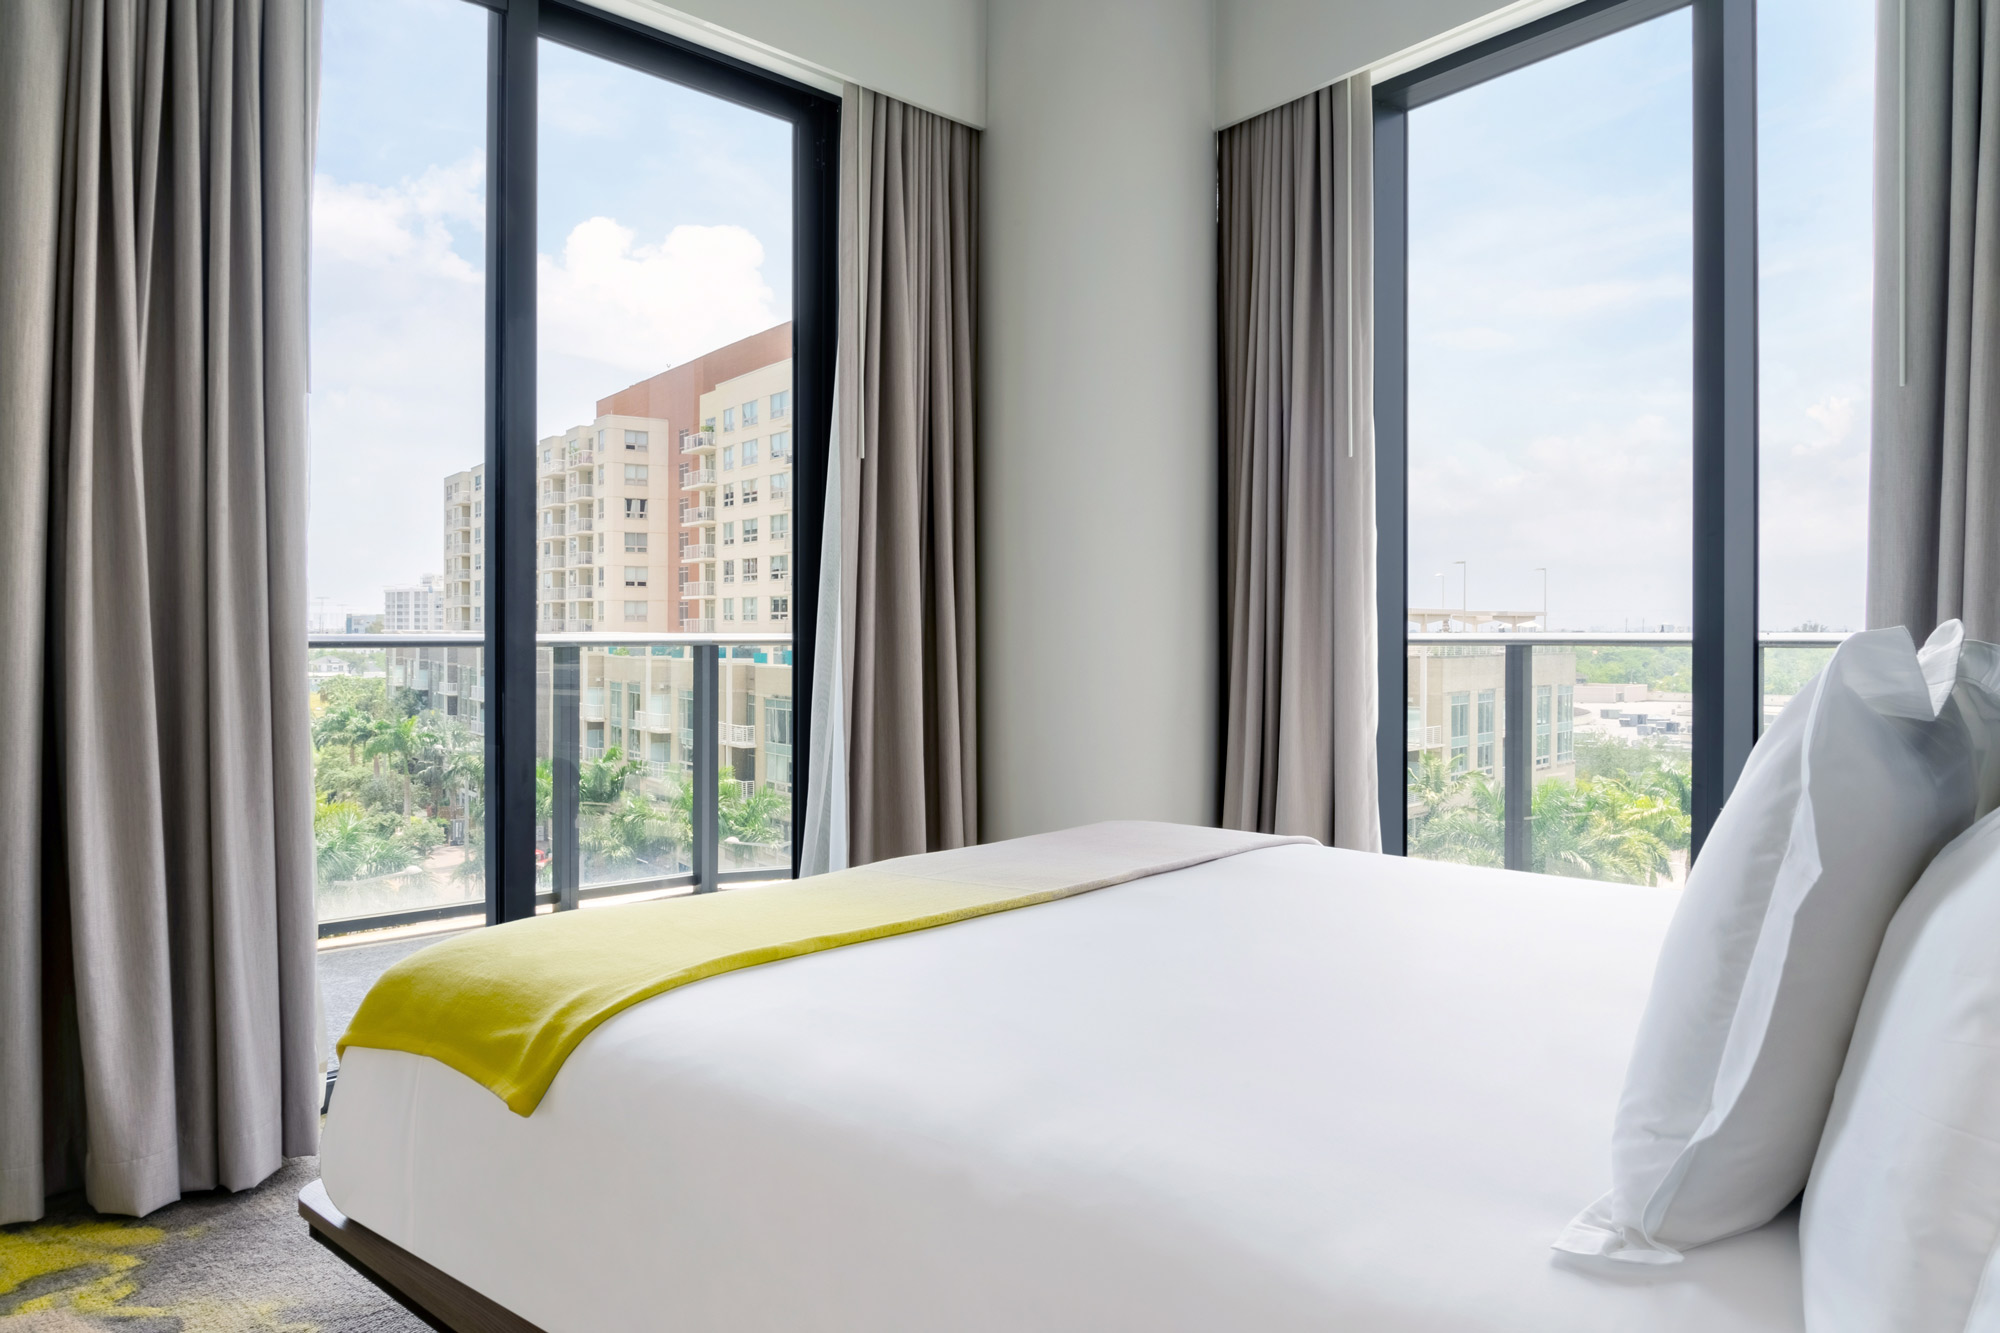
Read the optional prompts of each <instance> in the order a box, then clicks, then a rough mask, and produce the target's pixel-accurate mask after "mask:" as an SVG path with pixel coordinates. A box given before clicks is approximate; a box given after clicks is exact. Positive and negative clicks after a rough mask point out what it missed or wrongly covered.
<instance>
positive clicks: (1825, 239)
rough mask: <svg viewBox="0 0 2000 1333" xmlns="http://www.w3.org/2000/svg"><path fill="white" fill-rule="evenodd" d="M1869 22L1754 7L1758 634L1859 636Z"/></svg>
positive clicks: (1852, 6)
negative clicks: (1809, 632) (1790, 632)
mask: <svg viewBox="0 0 2000 1333" xmlns="http://www.w3.org/2000/svg"><path fill="white" fill-rule="evenodd" d="M1875 11H1876V6H1875V4H1874V3H1873V2H1872V0H1759V2H1758V5H1757V118H1758V131H1757V132H1758V150H1757V172H1758V178H1757V193H1758V197H1757V218H1758V261H1759V288H1758V333H1759V354H1760V355H1759V368H1758V393H1759V396H1760V425H1761V430H1762V439H1761V447H1760V459H1759V466H1760V470H1761V473H1762V475H1761V477H1760V478H1759V483H1758V492H1759V504H1760V510H1761V513H1760V516H1759V522H1760V530H1759V539H1760V547H1761V550H1760V561H1759V563H1760V565H1761V571H1760V580H1761V581H1760V584H1759V588H1758V604H1759V614H1760V615H1761V617H1762V620H1763V625H1762V628H1763V629H1765V630H1767V631H1784V630H1853V629H1860V628H1861V626H1862V619H1863V610H1862V603H1863V596H1864V591H1865V583H1866V560H1867V539H1868V447H1869V446H1868V439H1869V429H1868V424H1869V413H1870V393H1869V378H1870V356H1871V351H1870V348H1871V337H1872V313H1871V306H1872V303H1873V294H1874V282H1873V248H1874V217H1873V185H1874V183H1873V178H1872V170H1873V163H1874V115H1875ZM1766 664H1767V666H1769V665H1770V659H1768V658H1767V661H1766Z"/></svg>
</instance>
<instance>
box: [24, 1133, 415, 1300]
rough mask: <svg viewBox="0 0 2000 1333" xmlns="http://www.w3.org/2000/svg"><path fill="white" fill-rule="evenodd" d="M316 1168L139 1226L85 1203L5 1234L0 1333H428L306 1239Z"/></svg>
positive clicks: (62, 1200) (63, 1200)
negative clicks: (112, 1332)
mask: <svg viewBox="0 0 2000 1333" xmlns="http://www.w3.org/2000/svg"><path fill="white" fill-rule="evenodd" d="M318 1174H319V1162H318V1160H317V1159H315V1158H311V1157H301V1158H298V1159H296V1160H295V1161H292V1162H288V1163H286V1165H285V1167H284V1169H283V1170H281V1171H279V1172H278V1173H277V1174H276V1175H275V1176H273V1177H272V1178H271V1179H270V1180H267V1181H265V1182H264V1184H263V1185H261V1186H259V1187H258V1188H256V1189H254V1190H246V1191H244V1192H243V1193H241V1194H225V1193H214V1194H198V1195H190V1196H189V1197H187V1198H185V1199H183V1200H181V1202H179V1203H176V1204H172V1205H170V1206H168V1207H166V1208H162V1209H161V1210H160V1211H158V1212H156V1213H154V1214H153V1215H152V1216H150V1217H147V1218H143V1219H134V1218H129V1217H100V1216H98V1215H97V1214H95V1213H92V1212H91V1211H90V1210H89V1209H88V1208H87V1207H85V1205H84V1203H83V1199H82V1196H81V1195H66V1196H62V1197H59V1198H57V1199H54V1200H51V1201H50V1209H49V1215H48V1216H47V1217H46V1218H44V1219H43V1220H42V1221H40V1222H33V1223H27V1224H24V1225H21V1226H11V1227H0V1330H4V1333H83V1330H92V1333H95V1331H96V1330H104V1329H118V1330H121V1331H122V1333H257V1331H260V1330H269V1331H273V1333H425V1325H424V1324H423V1323H422V1322H420V1321H419V1320H418V1319H417V1318H416V1316H414V1315H412V1314H410V1313H409V1312H408V1311H406V1310H404V1309H403V1308H402V1307H401V1306H399V1305H397V1304H396V1303H395V1302H394V1301H392V1300H391V1299H390V1298H389V1297H387V1296H385V1295H383V1294H382V1292H381V1291H380V1290H379V1289H378V1288H376V1287H375V1285H374V1284H373V1283H371V1282H369V1281H368V1280H367V1279H366V1278H363V1277H362V1276H361V1275H360V1274H358V1273H356V1272H355V1271H354V1270H353V1269H351V1268H349V1267H348V1266H347V1265H346V1264H344V1263H342V1262H341V1261H340V1260H339V1259H336V1258H335V1257H334V1256H333V1254H332V1253H331V1252H329V1251H328V1250H326V1249H324V1248H322V1247H321V1246H320V1245H318V1244H317V1243H315V1242H314V1241H312V1240H310V1239H309V1238H308V1237H307V1235H306V1224H305V1220H304V1219H303V1218H301V1217H300V1216H299V1214H298V1196H299V1190H300V1189H302V1188H303V1187H304V1186H305V1185H306V1183H307V1182H308V1181H310V1180H312V1179H313V1178H314V1177H315V1176H317V1175H318Z"/></svg>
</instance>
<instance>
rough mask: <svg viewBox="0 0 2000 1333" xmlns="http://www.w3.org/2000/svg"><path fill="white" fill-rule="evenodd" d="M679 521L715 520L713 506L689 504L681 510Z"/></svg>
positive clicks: (703, 521)
mask: <svg viewBox="0 0 2000 1333" xmlns="http://www.w3.org/2000/svg"><path fill="white" fill-rule="evenodd" d="M681 522H682V523H713V522H715V506H713V505H689V506H688V507H687V508H686V509H683V510H681Z"/></svg>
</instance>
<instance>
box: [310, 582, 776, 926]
mask: <svg viewBox="0 0 2000 1333" xmlns="http://www.w3.org/2000/svg"><path fill="white" fill-rule="evenodd" d="M569 623H570V624H576V623H578V622H569ZM583 623H584V624H586V625H587V624H588V622H583ZM552 630H553V631H555V632H551V631H552ZM306 642H307V646H308V648H310V649H312V650H315V651H323V650H347V651H354V650H367V651H381V652H388V651H398V650H402V651H407V650H421V649H440V648H445V649H482V648H484V647H485V646H486V636H485V635H484V634H482V633H479V632H471V633H464V632H459V633H453V632H442V633H430V634H317V633H316V634H311V635H309V636H308V637H307V640H306ZM791 642H792V636H791V635H790V634H788V633H786V632H784V631H782V630H778V631H768V632H762V633H759V632H756V631H755V630H751V631H749V632H745V633H735V634H727V635H722V636H718V635H715V634H713V633H709V632H698V633H687V632H683V633H669V634H660V633H654V634H647V633H635V632H620V631H598V632H589V631H585V632H577V631H574V630H569V631H567V632H565V631H563V630H562V629H560V628H558V627H557V626H555V625H552V624H551V623H550V622H548V621H544V622H542V632H541V633H539V634H538V635H537V636H536V644H537V646H538V647H540V648H543V649H546V650H547V651H548V654H549V658H548V661H549V666H550V677H549V688H550V698H549V705H550V713H549V722H550V740H551V750H552V753H551V755H550V757H549V759H550V776H551V779H552V781H551V807H552V811H551V819H550V824H549V846H548V851H549V862H548V864H549V869H550V877H549V878H550V887H549V888H547V889H545V890H543V891H541V892H540V893H538V894H537V897H536V901H537V902H538V903H539V904H541V905H543V906H547V907H552V908H553V909H555V910H557V911H562V910H567V909H570V908H574V907H576V906H577V905H578V904H579V903H580V902H585V901H589V900H591V899H595V898H603V897H612V896H618V895H625V894H632V893H643V892H650V891H654V890H662V889H664V890H673V889H681V890H686V891H690V892H694V893H708V892H713V891H714V890H715V889H716V888H718V887H719V886H721V885H723V884H728V883H731V882H735V881H746V880H756V879H770V878H774V877H785V876H788V875H789V874H790V867H789V864H788V865H787V866H785V867H784V868H782V869H780V868H770V869H754V868H753V869H744V870H724V869H722V867H721V863H720V857H721V850H722V839H721V803H720V801H719V799H718V787H719V785H720V779H721V759H722V753H723V751H724V750H725V749H727V748H731V747H737V746H743V745H753V744H755V741H756V732H757V729H756V728H755V727H751V726H745V725H743V724H741V723H730V722H724V721H723V720H722V718H721V690H720V681H721V667H722V663H723V662H724V660H725V658H724V653H725V652H730V653H739V654H740V653H742V652H745V651H750V652H768V651H786V650H789V648H790V646H791ZM592 648H598V649H614V648H615V649H625V650H631V649H639V648H646V649H678V650H680V653H681V654H683V655H684V660H685V659H691V662H692V671H691V673H690V674H691V676H692V682H691V683H692V685H693V691H692V693H693V700H692V703H693V710H694V720H695V723H696V725H695V726H694V727H693V728H692V729H686V728H681V727H679V726H678V725H677V723H678V719H676V718H675V717H674V715H673V712H672V710H671V709H669V710H660V709H651V708H649V709H644V710H640V711H638V712H636V713H634V714H633V715H632V719H631V720H632V722H633V723H634V724H635V725H636V726H637V727H639V728H640V729H643V730H646V731H650V732H657V733H666V732H672V733H674V734H676V736H677V738H678V739H679V740H680V741H681V748H682V749H683V751H685V752H687V753H689V754H691V756H692V778H693V789H692V794H691V801H692V807H693V809H692V815H693V818H692V821H691V823H692V834H693V846H692V848H691V852H692V855H691V857H690V858H689V860H690V861H691V862H692V868H691V869H689V870H687V871H684V872H679V873H674V874H666V875H654V876H648V877H645V878H640V879H621V880H616V881H613V882H606V883H595V884H589V885H585V884H583V883H582V842H581V837H580V828H579V819H580V816H581V813H582V812H581V810H580V808H579V805H580V802H579V799H578V798H579V785H578V783H579V778H580V773H581V765H582V761H583V759H584V754H583V748H584V747H583V743H582V742H583V739H584V738H583V726H582V724H583V722H584V721H585V720H590V721H597V720H599V719H601V718H603V717H604V716H605V712H606V709H605V704H604V702H603V701H602V700H601V699H599V700H590V699H586V698H585V697H584V695H583V691H582V689H581V685H582V670H581V668H582V664H583V654H584V651H585V650H587V649H592ZM726 660H728V661H731V662H735V661H737V660H739V659H738V658H736V657H730V658H728V659H726ZM752 660H756V661H761V660H763V659H761V658H757V659H752ZM450 674H451V673H450V672H449V670H446V671H438V672H432V673H424V674H421V675H418V674H415V673H413V678H415V679H417V680H419V682H420V684H419V686H418V688H425V689H436V690H437V691H438V692H439V693H440V694H443V693H453V692H454V691H453V689H452V688H451V687H450V686H448V685H447V684H446V682H447V681H448V680H449V678H450ZM455 692H456V693H457V694H458V695H459V696H461V697H472V698H483V697H484V696H485V693H486V691H485V688H484V677H483V674H482V675H481V676H480V678H479V683H478V684H474V683H472V681H471V680H470V679H469V678H461V680H460V681H459V682H458V688H457V689H456V691H455ZM635 757H636V756H635ZM644 763H645V772H646V776H648V777H649V778H657V779H669V778H673V777H676V776H679V775H680V774H682V773H684V772H686V771H688V765H686V764H683V763H681V762H679V761H673V760H669V761H657V760H646V761H644ZM752 785H753V786H754V785H755V784H752ZM771 785H773V786H775V787H777V788H779V789H780V790H781V792H782V793H784V794H789V793H790V791H791V784H790V783H789V782H778V783H773V784H771ZM747 794H748V793H746V795H747ZM484 911H485V903H484V900H483V899H477V900H465V901H459V902H447V903H441V904H436V905H426V906H422V907H416V908H407V909H400V910H394V911H387V912H376V913H371V914H368V915H362V916H349V917H343V918H336V919H332V920H326V921H322V922H320V923H319V935H320V938H322V939H327V938H331V937H334V936H339V935H348V934H354V933H357V932H360V931H366V930H379V929H384V928H387V927H393V926H406V925H414V924H419V923H424V922H435V921H444V920H451V919H456V918H459V917H465V918H467V919H474V918H477V917H479V916H480V915H481V914H483V913H484Z"/></svg>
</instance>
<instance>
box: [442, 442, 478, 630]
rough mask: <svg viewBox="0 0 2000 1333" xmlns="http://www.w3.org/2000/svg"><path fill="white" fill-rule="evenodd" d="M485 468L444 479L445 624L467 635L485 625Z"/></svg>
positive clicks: (446, 627) (474, 468)
mask: <svg viewBox="0 0 2000 1333" xmlns="http://www.w3.org/2000/svg"><path fill="white" fill-rule="evenodd" d="M485 589H486V465H485V464H484V463H481V464H479V465H478V466H477V467H472V468H468V469H467V470H465V471H464V472H454V473H452V474H451V475H450V476H449V477H446V478H445V479H444V623H443V624H442V625H440V626H438V628H439V629H444V630H450V631H452V632H453V633H466V632H469V631H471V630H476V629H479V628H480V627H481V626H483V625H484V624H485V623H486V596H485Z"/></svg>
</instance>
